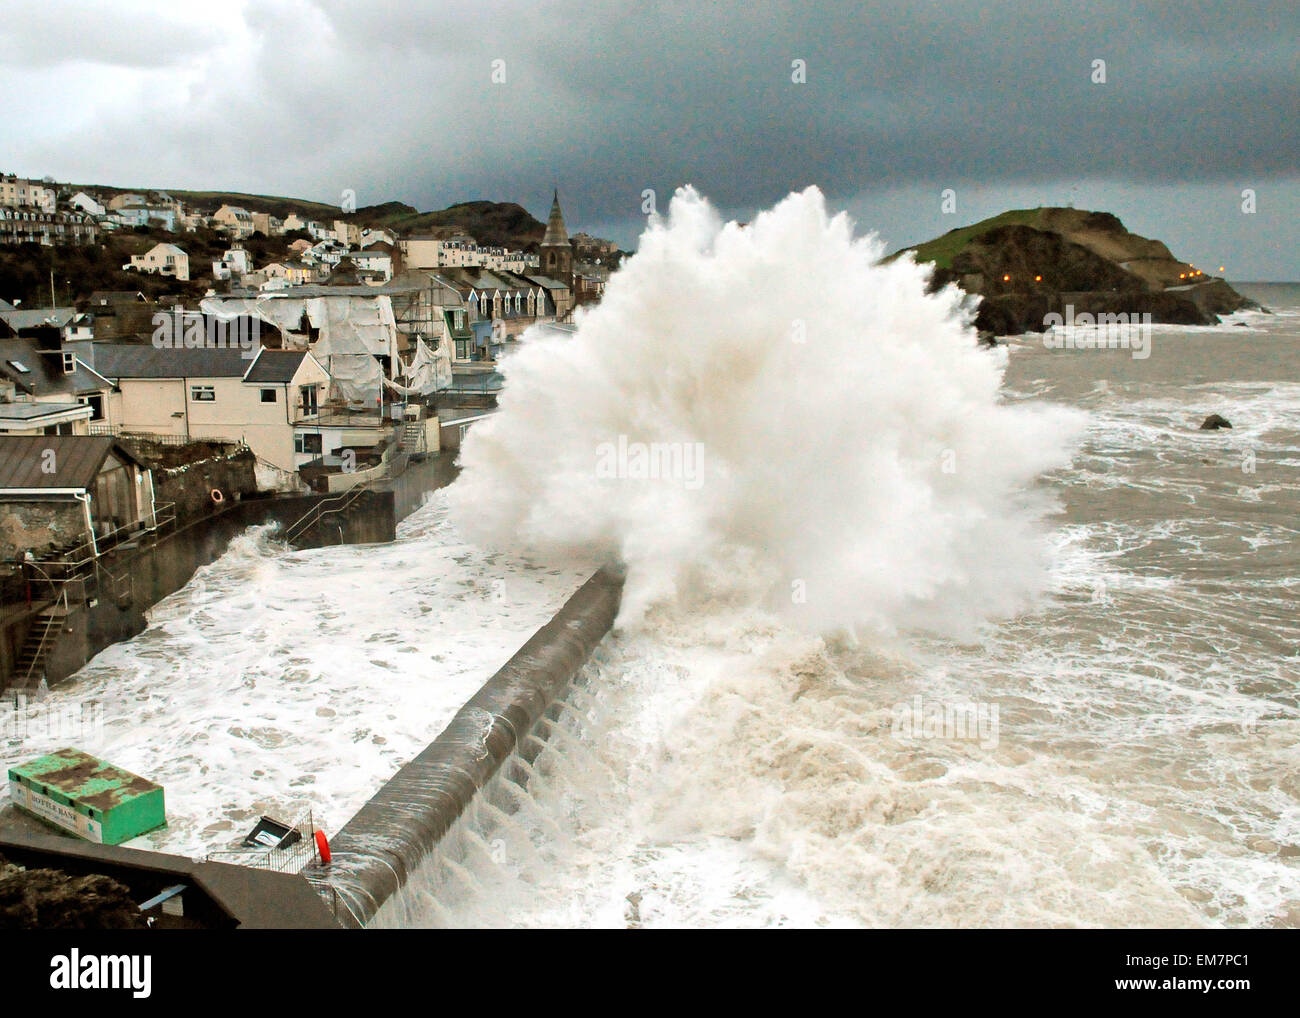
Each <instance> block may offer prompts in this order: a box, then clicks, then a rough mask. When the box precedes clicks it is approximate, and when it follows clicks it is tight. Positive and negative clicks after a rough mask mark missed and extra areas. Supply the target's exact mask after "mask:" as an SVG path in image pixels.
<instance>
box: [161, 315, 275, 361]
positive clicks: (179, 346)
mask: <svg viewBox="0 0 1300 1018" xmlns="http://www.w3.org/2000/svg"><path fill="white" fill-rule="evenodd" d="M151 340H152V342H153V345H154V349H155V350H240V351H242V353H241V354H240V356H241V357H243V358H244V359H245V360H252V359H253V358H254V357H256V356H257V351H258V348H259V347H260V346H261V340H262V323H261V321H260V320H259V319H257V318H250V317H248V316H246V315H241V316H240V317H238V318H232V319H230V320H229V321H226V320H224V319H221V318H218V317H216V316H215V315H205V314H204V313H203V312H201V311H159V312H158V313H157V314H156V315H154V316H153V336H152V337H151Z"/></svg>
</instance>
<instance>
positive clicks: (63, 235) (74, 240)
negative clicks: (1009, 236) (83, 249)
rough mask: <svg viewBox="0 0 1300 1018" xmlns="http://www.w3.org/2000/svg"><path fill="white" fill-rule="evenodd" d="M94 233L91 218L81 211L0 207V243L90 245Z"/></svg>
mask: <svg viewBox="0 0 1300 1018" xmlns="http://www.w3.org/2000/svg"><path fill="white" fill-rule="evenodd" d="M98 236H99V230H98V227H97V226H96V223H95V219H94V217H93V216H89V215H86V214H85V213H84V212H43V211H40V210H39V209H36V208H31V207H29V208H10V207H0V244H42V245H44V246H46V247H53V246H55V245H63V244H93V243H95V240H96V238H97V237H98Z"/></svg>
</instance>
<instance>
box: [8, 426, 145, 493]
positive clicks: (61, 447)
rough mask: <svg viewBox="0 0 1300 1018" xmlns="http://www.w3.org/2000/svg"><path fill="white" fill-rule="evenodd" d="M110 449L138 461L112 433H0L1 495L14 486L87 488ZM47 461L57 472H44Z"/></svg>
mask: <svg viewBox="0 0 1300 1018" xmlns="http://www.w3.org/2000/svg"><path fill="white" fill-rule="evenodd" d="M47 450H52V451H53V453H54V455H53V456H52V457H50V456H47V455H46V451H47ZM110 452H112V453H113V454H114V455H115V456H117V457H118V458H120V459H123V460H126V461H128V462H131V463H137V462H138V461H137V460H136V458H135V457H134V456H132V455H131V454H130V453H129V452H127V450H126V449H124V448H123V447H122V446H120V445H118V442H117V439H115V438H113V437H112V436H111V435H6V436H0V495H3V494H4V492H5V490H6V489H13V488H88V487H90V486H91V485H92V484H94V483H95V475H96V474H98V473H99V469H100V467H102V466H103V465H104V460H105V459H107V458H108V454H109V453H110ZM46 464H50V465H52V466H53V467H54V473H52V474H51V473H46V472H45V467H46Z"/></svg>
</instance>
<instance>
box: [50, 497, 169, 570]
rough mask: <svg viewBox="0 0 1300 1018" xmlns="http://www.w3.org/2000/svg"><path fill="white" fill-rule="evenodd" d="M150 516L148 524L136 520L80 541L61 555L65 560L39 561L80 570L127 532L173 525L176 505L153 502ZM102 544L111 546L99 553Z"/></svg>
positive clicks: (139, 531)
mask: <svg viewBox="0 0 1300 1018" xmlns="http://www.w3.org/2000/svg"><path fill="white" fill-rule="evenodd" d="M152 516H153V522H152V523H149V522H148V521H147V520H136V521H135V522H134V523H128V524H126V525H125V526H121V527H117V528H115V529H114V530H110V531H109V532H108V533H106V534H103V535H101V536H99V537H97V538H95V540H93V541H82V542H81V543H80V544H77V545H73V546H72V548H70V549H69V550H68V551H66V552H64V553H63V554H64V555H66V556H67V558H57V559H53V558H51V559H42V560H41V561H42V562H44V563H45V564H46V565H51V566H59V567H61V568H65V569H68V570H74V569H80V568H81V567H82V566H85V565H88V564H89V563H91V562H93V561H94V560H95V559H96V558H98V557H100V555H103V554H107V553H108V552H110V551H112V550H113V548H114V547H116V542H115V540H114V539H115V538H117V537H118V536H119V535H121V534H126V533H128V532H129V533H131V534H143V533H148V532H151V531H156V530H161V529H162V528H163V527H164V526H166V525H167V524H168V523H175V522H176V503H175V502H155V503H154V507H153V513H152ZM104 544H111V545H112V546H111V547H106V548H104V550H103V551H102V552H101V551H100V550H99V549H100V546H101V545H104ZM83 549H84V550H86V551H88V552H89V553H90V554H88V555H83V554H82V551H83Z"/></svg>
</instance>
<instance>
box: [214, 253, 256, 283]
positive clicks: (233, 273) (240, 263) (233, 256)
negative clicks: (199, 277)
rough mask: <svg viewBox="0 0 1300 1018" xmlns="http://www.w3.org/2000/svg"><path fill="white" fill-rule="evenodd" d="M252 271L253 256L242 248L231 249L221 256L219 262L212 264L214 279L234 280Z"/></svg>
mask: <svg viewBox="0 0 1300 1018" xmlns="http://www.w3.org/2000/svg"><path fill="white" fill-rule="evenodd" d="M252 271H253V256H252V255H250V254H249V253H248V252H247V251H245V250H244V249H243V248H242V247H238V246H235V247H232V248H231V249H230V250H229V251H227V252H225V253H224V254H223V255H222V256H221V260H220V261H215V262H213V263H212V276H213V278H214V279H235V278H238V277H240V276H246V275H248V274H249V273H250V272H252Z"/></svg>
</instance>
